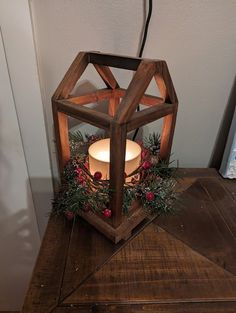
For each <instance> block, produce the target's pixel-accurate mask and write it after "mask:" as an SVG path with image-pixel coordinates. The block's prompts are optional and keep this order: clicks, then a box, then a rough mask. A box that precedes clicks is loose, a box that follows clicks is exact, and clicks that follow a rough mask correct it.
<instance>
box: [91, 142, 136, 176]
mask: <svg viewBox="0 0 236 313" xmlns="http://www.w3.org/2000/svg"><path fill="white" fill-rule="evenodd" d="M88 153H89V171H90V173H91V174H92V175H94V173H96V172H101V173H102V179H109V177H110V176H109V166H110V139H102V140H98V141H96V142H95V143H93V144H92V145H91V146H90V147H89V149H88ZM117 153H119V151H117ZM140 162H141V147H140V146H139V145H138V144H137V143H136V142H134V141H131V140H129V139H127V140H126V152H125V173H126V174H127V175H129V174H130V173H132V172H133V171H135V170H136V169H137V168H138V167H139V165H140ZM131 178H132V177H128V178H127V179H126V182H129V181H131Z"/></svg>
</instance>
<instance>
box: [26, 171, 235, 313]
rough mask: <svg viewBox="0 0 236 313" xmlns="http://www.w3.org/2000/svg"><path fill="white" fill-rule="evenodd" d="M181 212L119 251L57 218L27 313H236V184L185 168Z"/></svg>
mask: <svg viewBox="0 0 236 313" xmlns="http://www.w3.org/2000/svg"><path fill="white" fill-rule="evenodd" d="M182 174H183V176H184V178H183V180H182V181H181V186H180V188H181V197H180V201H179V203H178V204H177V205H178V207H179V208H180V209H181V210H180V211H179V212H178V214H176V215H174V216H171V217H162V218H156V219H154V220H153V221H150V220H149V221H148V220H146V221H145V222H144V223H143V224H142V225H141V226H140V227H138V228H137V229H135V231H134V232H133V235H132V237H131V238H130V239H129V240H127V241H124V242H121V243H120V244H118V245H115V244H113V243H111V242H110V241H108V240H107V239H106V238H105V237H104V236H103V235H101V234H100V233H98V232H97V231H96V230H95V229H94V228H92V227H91V226H89V225H88V224H87V223H86V222H84V221H83V220H79V221H77V222H76V223H74V225H73V223H70V222H67V221H65V219H64V218H58V217H51V218H50V220H49V223H48V227H47V231H46V234H45V237H44V239H43V242H42V246H41V250H40V253H39V256H38V260H37V263H36V266H35V269H34V273H33V276H32V280H31V283H30V286H29V290H28V293H27V295H26V298H25V303H24V307H23V311H22V312H24V313H29V312H32V313H33V312H34V313H47V312H55V313H62V312H65V313H67V312H68V313H69V312H71V313H76V312H82V313H85V312H103V313H107V312H119V313H121V312H128V313H132V312H149V313H151V312H158V313H164V312H165V313H173V312H175V313H213V312H214V313H221V312H224V313H235V312H236V181H229V180H223V179H222V178H221V177H220V176H219V175H218V174H217V172H216V171H215V170H214V169H204V170H202V169H198V170H182Z"/></svg>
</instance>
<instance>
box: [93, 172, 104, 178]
mask: <svg viewBox="0 0 236 313" xmlns="http://www.w3.org/2000/svg"><path fill="white" fill-rule="evenodd" d="M93 177H94V179H95V180H99V179H101V178H102V173H101V172H95V173H94V175H93Z"/></svg>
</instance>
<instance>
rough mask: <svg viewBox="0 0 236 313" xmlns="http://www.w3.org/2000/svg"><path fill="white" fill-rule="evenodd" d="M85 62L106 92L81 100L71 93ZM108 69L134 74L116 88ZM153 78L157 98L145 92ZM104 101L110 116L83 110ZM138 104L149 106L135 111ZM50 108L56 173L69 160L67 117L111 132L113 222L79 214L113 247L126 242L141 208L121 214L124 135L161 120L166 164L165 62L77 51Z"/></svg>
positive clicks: (171, 117)
mask: <svg viewBox="0 0 236 313" xmlns="http://www.w3.org/2000/svg"><path fill="white" fill-rule="evenodd" d="M89 63H92V64H93V65H94V67H95V69H96V71H97V72H98V74H99V75H100V76H101V78H102V80H103V81H104V82H105V84H106V86H107V88H105V89H101V90H98V91H96V92H93V93H89V94H86V95H82V96H72V95H70V93H71V91H72V89H73V88H74V86H75V85H76V83H77V81H78V79H79V78H80V77H81V75H82V73H83V72H84V70H85V69H86V67H87V65H88V64H89ZM109 66H110V67H115V68H121V69H127V70H132V71H136V72H135V74H134V76H133V79H132V80H131V82H130V84H129V86H128V88H127V90H126V89H122V88H120V87H119V85H118V83H117V81H116V79H115V77H114V75H113V74H112V72H111V70H110V68H109ZM153 77H154V78H155V80H156V83H157V87H158V88H159V91H160V95H161V97H155V96H150V95H146V94H145V90H146V89H147V87H148V85H149V83H150V81H151V80H152V78H153ZM120 98H122V100H121V101H120ZM102 99H109V108H108V114H106V113H102V112H98V111H96V110H94V109H91V108H88V107H85V106H84V105H85V104H88V103H93V102H96V101H99V100H102ZM139 103H141V104H144V105H146V106H148V108H147V109H144V110H141V111H138V112H136V108H137V106H138V104H139ZM52 105H53V118H54V127H55V137H56V145H57V150H58V162H59V168H60V171H62V169H63V167H64V165H65V164H66V162H67V161H68V160H69V159H70V147H69V138H68V116H71V117H74V118H77V119H79V120H81V121H84V122H87V123H89V124H92V125H94V126H97V127H99V128H102V129H105V130H106V131H107V132H108V133H109V135H110V138H111V141H110V188H111V190H112V191H113V192H112V193H111V198H110V208H111V211H112V218H111V219H105V218H103V217H102V216H99V215H97V214H95V213H92V212H89V213H83V212H82V210H81V216H82V217H83V218H84V219H86V220H87V221H88V222H89V223H90V224H92V225H93V226H94V227H96V228H97V229H98V230H99V231H101V232H102V233H103V234H104V235H106V236H107V237H108V238H109V239H111V240H112V241H114V242H115V243H117V242H119V241H120V240H121V239H126V238H128V237H129V236H130V235H131V231H132V229H133V228H135V227H136V226H137V225H138V224H139V223H140V222H141V221H142V220H143V219H145V214H144V212H143V210H142V208H140V207H137V208H136V209H133V210H132V211H131V213H130V215H129V216H123V214H122V201H123V185H124V164H125V145H126V136H127V132H129V131H132V130H134V129H136V128H138V127H141V126H143V125H145V124H148V123H150V122H153V121H155V120H157V119H160V118H163V117H164V123H163V129H162V134H161V148H160V158H161V159H163V160H168V159H169V156H170V152H171V146H172V139H173V135H174V129H175V121H176V114H177V108H178V99H177V96H176V93H175V90H174V86H173V83H172V80H171V77H170V74H169V71H168V67H167V64H166V62H165V61H163V60H150V59H141V58H131V57H125V56H119V55H112V54H103V53H99V52H80V53H79V54H78V55H77V57H76V58H75V60H74V61H73V63H72V64H71V66H70V68H69V69H68V71H67V73H66V74H65V76H64V78H63V80H62V81H61V83H60V84H59V86H58V88H57V90H56V91H55V93H54V95H53V97H52ZM118 151H119V153H117V152H118Z"/></svg>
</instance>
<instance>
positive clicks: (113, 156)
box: [110, 123, 126, 228]
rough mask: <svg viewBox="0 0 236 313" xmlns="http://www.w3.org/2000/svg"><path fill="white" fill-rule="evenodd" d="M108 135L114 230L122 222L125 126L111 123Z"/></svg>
mask: <svg viewBox="0 0 236 313" xmlns="http://www.w3.org/2000/svg"><path fill="white" fill-rule="evenodd" d="M110 134H111V140H110V190H111V196H110V207H111V210H112V225H113V227H115V228H116V227H118V226H119V225H120V224H121V222H122V204H123V188H124V177H125V176H124V172H125V170H124V169H125V149H126V125H122V126H120V125H118V124H116V123H112V124H111V129H110ZM117 151H119V153H117Z"/></svg>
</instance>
